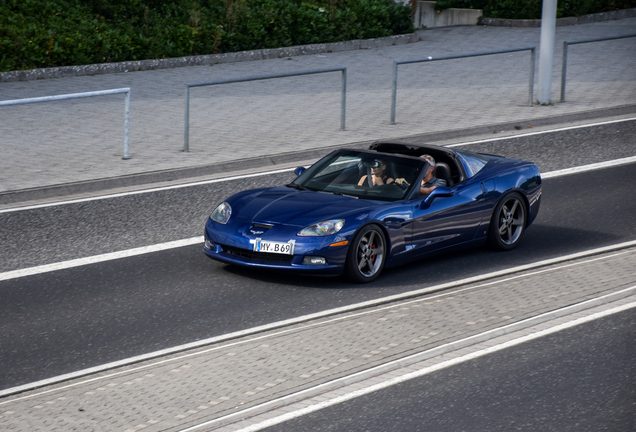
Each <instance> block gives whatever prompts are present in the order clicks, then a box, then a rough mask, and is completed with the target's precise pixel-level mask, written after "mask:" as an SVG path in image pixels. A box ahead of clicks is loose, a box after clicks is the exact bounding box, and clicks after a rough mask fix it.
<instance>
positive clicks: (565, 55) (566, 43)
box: [561, 34, 636, 102]
mask: <svg viewBox="0 0 636 432" xmlns="http://www.w3.org/2000/svg"><path fill="white" fill-rule="evenodd" d="M632 37H636V34H628V35H623V36H614V37H605V38H599V39H584V40H577V41H563V66H561V102H565V76H566V74H567V69H568V46H570V45H577V44H584V43H590V42H602V41H608V40H615V39H625V38H632Z"/></svg>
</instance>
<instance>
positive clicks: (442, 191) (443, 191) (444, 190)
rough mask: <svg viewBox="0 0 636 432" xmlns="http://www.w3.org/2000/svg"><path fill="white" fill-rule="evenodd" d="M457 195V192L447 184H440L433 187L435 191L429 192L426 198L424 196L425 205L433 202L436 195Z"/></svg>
mask: <svg viewBox="0 0 636 432" xmlns="http://www.w3.org/2000/svg"><path fill="white" fill-rule="evenodd" d="M453 195H455V192H454V191H453V190H452V189H451V188H449V187H446V186H439V187H436V188H435V189H433V191H432V192H431V193H430V194H428V196H427V197H426V198H424V203H423V204H424V205H429V204H430V203H432V202H433V200H434V199H435V198H436V197H452V196H453Z"/></svg>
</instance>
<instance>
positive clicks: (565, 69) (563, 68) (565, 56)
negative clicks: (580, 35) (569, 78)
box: [561, 41, 568, 102]
mask: <svg viewBox="0 0 636 432" xmlns="http://www.w3.org/2000/svg"><path fill="white" fill-rule="evenodd" d="M562 63H563V64H562V66H561V102H565V75H566V74H567V72H568V41H563V62H562Z"/></svg>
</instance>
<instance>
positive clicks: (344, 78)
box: [340, 68, 347, 130]
mask: <svg viewBox="0 0 636 432" xmlns="http://www.w3.org/2000/svg"><path fill="white" fill-rule="evenodd" d="M346 112H347V68H344V69H342V103H341V105H340V130H345V115H346Z"/></svg>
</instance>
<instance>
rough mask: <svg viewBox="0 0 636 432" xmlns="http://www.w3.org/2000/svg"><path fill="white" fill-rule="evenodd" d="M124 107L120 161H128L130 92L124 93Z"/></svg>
mask: <svg viewBox="0 0 636 432" xmlns="http://www.w3.org/2000/svg"><path fill="white" fill-rule="evenodd" d="M124 105H125V108H124V112H125V118H124V157H123V158H122V159H123V160H128V159H130V153H129V151H130V90H128V91H127V92H126V102H125V104H124Z"/></svg>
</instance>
